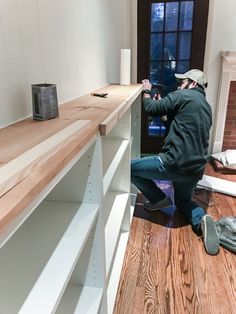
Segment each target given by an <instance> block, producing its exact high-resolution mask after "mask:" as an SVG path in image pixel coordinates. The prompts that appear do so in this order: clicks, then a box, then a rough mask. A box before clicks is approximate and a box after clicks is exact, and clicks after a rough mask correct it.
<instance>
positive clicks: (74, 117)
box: [0, 84, 142, 234]
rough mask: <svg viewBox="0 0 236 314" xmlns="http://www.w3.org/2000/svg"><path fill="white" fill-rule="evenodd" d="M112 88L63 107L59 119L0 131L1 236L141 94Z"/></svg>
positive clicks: (135, 88) (127, 88)
mask: <svg viewBox="0 0 236 314" xmlns="http://www.w3.org/2000/svg"><path fill="white" fill-rule="evenodd" d="M141 90H142V86H141V85H140V84H135V85H129V86H120V85H108V86H105V87H103V88H101V89H99V90H97V91H96V92H99V93H104V92H107V93H108V97H107V98H100V97H95V96H92V95H91V94H87V95H84V96H81V97H79V98H77V99H74V100H72V101H69V102H67V103H64V104H62V105H60V106H59V118H55V119H52V120H47V121H35V120H32V119H31V118H29V119H25V120H23V121H20V122H18V123H15V124H13V125H10V126H8V127H5V128H3V129H1V130H0V147H1V150H0V234H1V232H3V231H4V228H6V227H7V224H8V223H9V222H10V221H12V220H13V219H14V218H15V217H16V216H17V215H18V214H19V213H20V212H21V211H22V210H23V209H24V208H25V207H26V206H28V205H29V204H30V203H31V202H32V201H33V200H34V199H35V198H36V197H37V196H38V195H39V193H40V192H41V191H42V190H43V189H44V188H45V187H46V186H47V185H48V184H49V183H50V181H51V180H52V179H53V178H54V177H55V176H56V175H57V174H58V173H59V172H60V171H61V170H62V169H63V168H64V167H65V166H66V165H67V164H68V163H69V161H70V160H72V159H73V157H75V156H76V155H77V154H78V153H79V152H80V151H81V149H82V148H83V147H85V146H86V144H88V143H89V141H90V140H91V139H92V138H93V137H94V136H96V134H99V133H100V134H101V135H107V134H108V133H109V131H110V130H111V128H112V127H113V126H114V125H115V123H116V122H117V121H118V120H119V119H120V118H121V117H122V116H123V115H124V113H125V112H126V111H127V110H128V108H129V107H130V106H131V104H132V102H133V101H134V100H135V99H136V98H137V97H138V95H139V94H140V93H141Z"/></svg>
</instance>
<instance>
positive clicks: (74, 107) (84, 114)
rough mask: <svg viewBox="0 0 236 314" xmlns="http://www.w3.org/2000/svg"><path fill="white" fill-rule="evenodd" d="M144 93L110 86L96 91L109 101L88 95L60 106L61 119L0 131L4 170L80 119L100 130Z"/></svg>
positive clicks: (135, 87) (28, 121)
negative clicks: (120, 108)
mask: <svg viewBox="0 0 236 314" xmlns="http://www.w3.org/2000/svg"><path fill="white" fill-rule="evenodd" d="M137 91H140V84H133V85H129V86H120V85H107V86H104V87H102V88H100V89H97V90H96V92H99V93H102V92H108V97H107V98H100V97H94V96H91V94H86V95H83V96H80V97H78V98H76V99H73V100H70V101H68V102H65V103H63V104H60V106H59V117H58V118H56V119H50V120H47V121H36V120H32V119H31V118H28V119H25V120H22V121H20V122H17V123H15V124H12V125H9V126H8V127H5V128H2V129H0V147H1V150H0V167H1V166H3V165H4V164H6V163H7V162H9V161H11V160H13V159H15V158H16V157H17V156H19V155H21V154H22V153H24V152H25V151H27V150H29V149H31V148H32V147H34V146H35V145H38V144H39V143H41V142H42V141H44V140H46V139H47V138H49V137H50V136H52V135H54V134H55V133H57V132H59V131H61V130H62V129H64V128H66V127H67V126H69V125H70V124H72V123H74V122H76V121H77V120H90V121H92V122H91V123H92V124H94V126H96V127H98V126H99V124H100V123H102V122H103V121H104V120H105V119H106V118H107V117H108V116H109V115H110V114H112V112H113V110H115V109H116V108H117V107H118V106H120V104H121V103H124V102H125V100H126V99H127V98H129V97H132V95H133V94H136V93H137Z"/></svg>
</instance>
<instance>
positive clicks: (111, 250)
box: [105, 192, 129, 275]
mask: <svg viewBox="0 0 236 314" xmlns="http://www.w3.org/2000/svg"><path fill="white" fill-rule="evenodd" d="M109 199H110V200H109V203H112V209H111V212H110V215H109V217H108V221H107V223H106V226H105V250H106V272H107V275H108V274H109V272H110V267H111V264H112V261H113V258H114V254H115V250H116V247H117V243H118V239H119V233H120V228H121V223H122V220H123V217H124V213H125V209H126V205H127V202H128V199H129V193H119V194H117V193H112V192H109Z"/></svg>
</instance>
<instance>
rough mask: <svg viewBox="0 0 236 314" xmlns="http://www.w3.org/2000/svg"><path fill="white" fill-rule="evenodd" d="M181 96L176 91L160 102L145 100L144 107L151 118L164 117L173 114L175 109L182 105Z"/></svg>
mask: <svg viewBox="0 0 236 314" xmlns="http://www.w3.org/2000/svg"><path fill="white" fill-rule="evenodd" d="M180 100H181V94H180V93H179V92H178V91H176V92H173V93H170V94H168V95H167V96H166V97H164V98H162V99H160V100H154V99H152V98H144V99H143V107H144V110H145V111H146V113H147V114H148V115H149V116H152V117H156V116H164V115H169V114H172V113H173V111H174V110H175V107H176V106H177V105H178V104H179V103H180Z"/></svg>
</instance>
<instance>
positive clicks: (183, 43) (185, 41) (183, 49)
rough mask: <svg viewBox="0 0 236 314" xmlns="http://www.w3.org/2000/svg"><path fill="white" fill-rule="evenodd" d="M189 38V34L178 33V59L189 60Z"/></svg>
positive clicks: (190, 34) (190, 35) (190, 36)
mask: <svg viewBox="0 0 236 314" xmlns="http://www.w3.org/2000/svg"><path fill="white" fill-rule="evenodd" d="M191 38H192V33H191V32H180V33H179V59H190V52H191Z"/></svg>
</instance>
